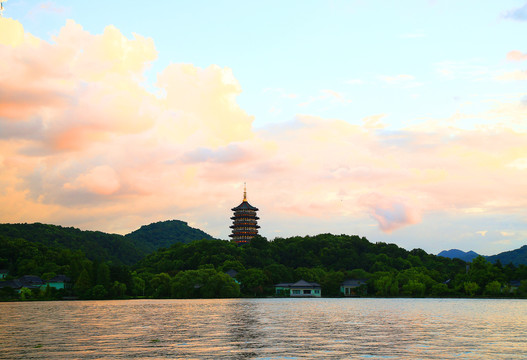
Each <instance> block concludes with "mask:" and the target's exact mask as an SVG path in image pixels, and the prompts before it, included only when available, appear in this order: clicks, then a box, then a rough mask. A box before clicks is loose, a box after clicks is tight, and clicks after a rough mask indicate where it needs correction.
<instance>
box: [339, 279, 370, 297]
mask: <svg viewBox="0 0 527 360" xmlns="http://www.w3.org/2000/svg"><path fill="white" fill-rule="evenodd" d="M367 291H368V285H367V281H366V280H362V279H358V280H356V279H349V280H344V281H343V282H342V283H341V284H340V293H341V294H342V295H344V296H360V295H366V294H367Z"/></svg>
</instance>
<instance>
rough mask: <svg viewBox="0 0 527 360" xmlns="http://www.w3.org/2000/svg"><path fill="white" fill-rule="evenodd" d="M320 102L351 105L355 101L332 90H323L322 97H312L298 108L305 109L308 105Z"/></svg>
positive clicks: (321, 91)
mask: <svg viewBox="0 0 527 360" xmlns="http://www.w3.org/2000/svg"><path fill="white" fill-rule="evenodd" d="M319 101H328V102H330V103H340V104H349V103H351V102H353V100H351V99H348V98H347V97H346V95H344V94H342V93H340V92H338V91H335V90H331V89H322V90H320V95H318V96H310V97H309V99H308V100H307V101H304V102H302V103H300V104H298V106H301V107H304V106H308V105H311V104H313V103H315V102H319Z"/></svg>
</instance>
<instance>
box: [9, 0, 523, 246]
mask: <svg viewBox="0 0 527 360" xmlns="http://www.w3.org/2000/svg"><path fill="white" fill-rule="evenodd" d="M3 5H4V12H3V17H2V18H0V204H2V206H0V222H3V223H19V222H27V223H31V222H42V223H51V224H57V225H62V226H74V227H78V228H80V229H83V230H100V231H105V232H111V233H119V234H126V233H128V232H131V231H133V230H135V229H137V228H139V227H140V226H141V225H145V224H149V223H152V222H156V221H164V220H169V219H179V220H183V221H187V222H188V223H189V225H191V226H193V227H197V228H200V229H202V230H204V231H206V232H207V233H209V234H211V235H213V236H215V237H218V238H222V239H228V235H229V233H230V229H229V225H230V222H231V220H230V217H231V216H232V212H231V210H230V209H231V208H232V207H235V206H237V205H238V204H239V203H240V202H241V201H242V199H243V188H244V183H246V184H247V193H248V200H249V202H250V203H251V204H252V205H253V206H256V207H258V208H259V209H260V211H259V217H260V222H259V224H260V226H261V229H260V233H261V234H262V235H263V236H265V237H267V238H268V239H269V240H272V239H274V238H276V237H289V236H294V235H300V236H304V235H316V234H320V233H333V234H349V235H353V234H356V235H359V236H364V237H366V238H368V240H370V241H372V242H387V243H395V244H397V245H399V246H402V247H404V248H406V249H413V248H421V249H424V250H425V251H427V252H431V253H438V252H440V251H441V250H445V249H452V248H457V249H461V250H464V251H468V250H474V251H476V252H478V253H480V254H484V255H492V254H497V253H499V252H502V251H507V250H512V249H516V248H519V247H521V246H523V245H525V244H527V226H526V225H527V41H526V40H525V39H526V38H527V1H525V0H521V1H519V0H503V1H469V0H467V1H448V0H435V1H398V2H392V1H366V0H363V1H358V0H357V1H351V0H350V1H338V0H335V1H265V2H263V1H262V2H256V1H251V2H248V1H171V2H168V1H166V2H165V1H152V2H145V1H142V2H139V1H111V2H106V1H76V0H68V1H66V0H64V1H37V0H35V1H28V0H20V1H17V0H9V1H5V2H4V3H3Z"/></svg>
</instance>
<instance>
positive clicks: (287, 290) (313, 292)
mask: <svg viewBox="0 0 527 360" xmlns="http://www.w3.org/2000/svg"><path fill="white" fill-rule="evenodd" d="M274 288H275V294H276V295H278V296H290V297H321V296H322V290H321V287H320V285H319V284H317V283H315V282H307V281H305V280H303V279H302V280H299V281H297V282H296V283H281V284H276V285H275V286H274Z"/></svg>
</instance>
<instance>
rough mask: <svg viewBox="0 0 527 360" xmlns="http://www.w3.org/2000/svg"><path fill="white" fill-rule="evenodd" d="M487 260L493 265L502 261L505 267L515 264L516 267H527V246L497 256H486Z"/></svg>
mask: <svg viewBox="0 0 527 360" xmlns="http://www.w3.org/2000/svg"><path fill="white" fill-rule="evenodd" d="M486 259H487V260H488V261H490V262H491V263H495V262H496V261H498V260H499V261H500V262H501V263H502V264H503V265H506V264H509V263H513V264H514V265H516V266H518V265H521V264H523V265H527V245H524V246H522V247H521V248H519V249H516V250H511V251H505V252H502V253H499V254H497V255H492V256H486Z"/></svg>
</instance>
